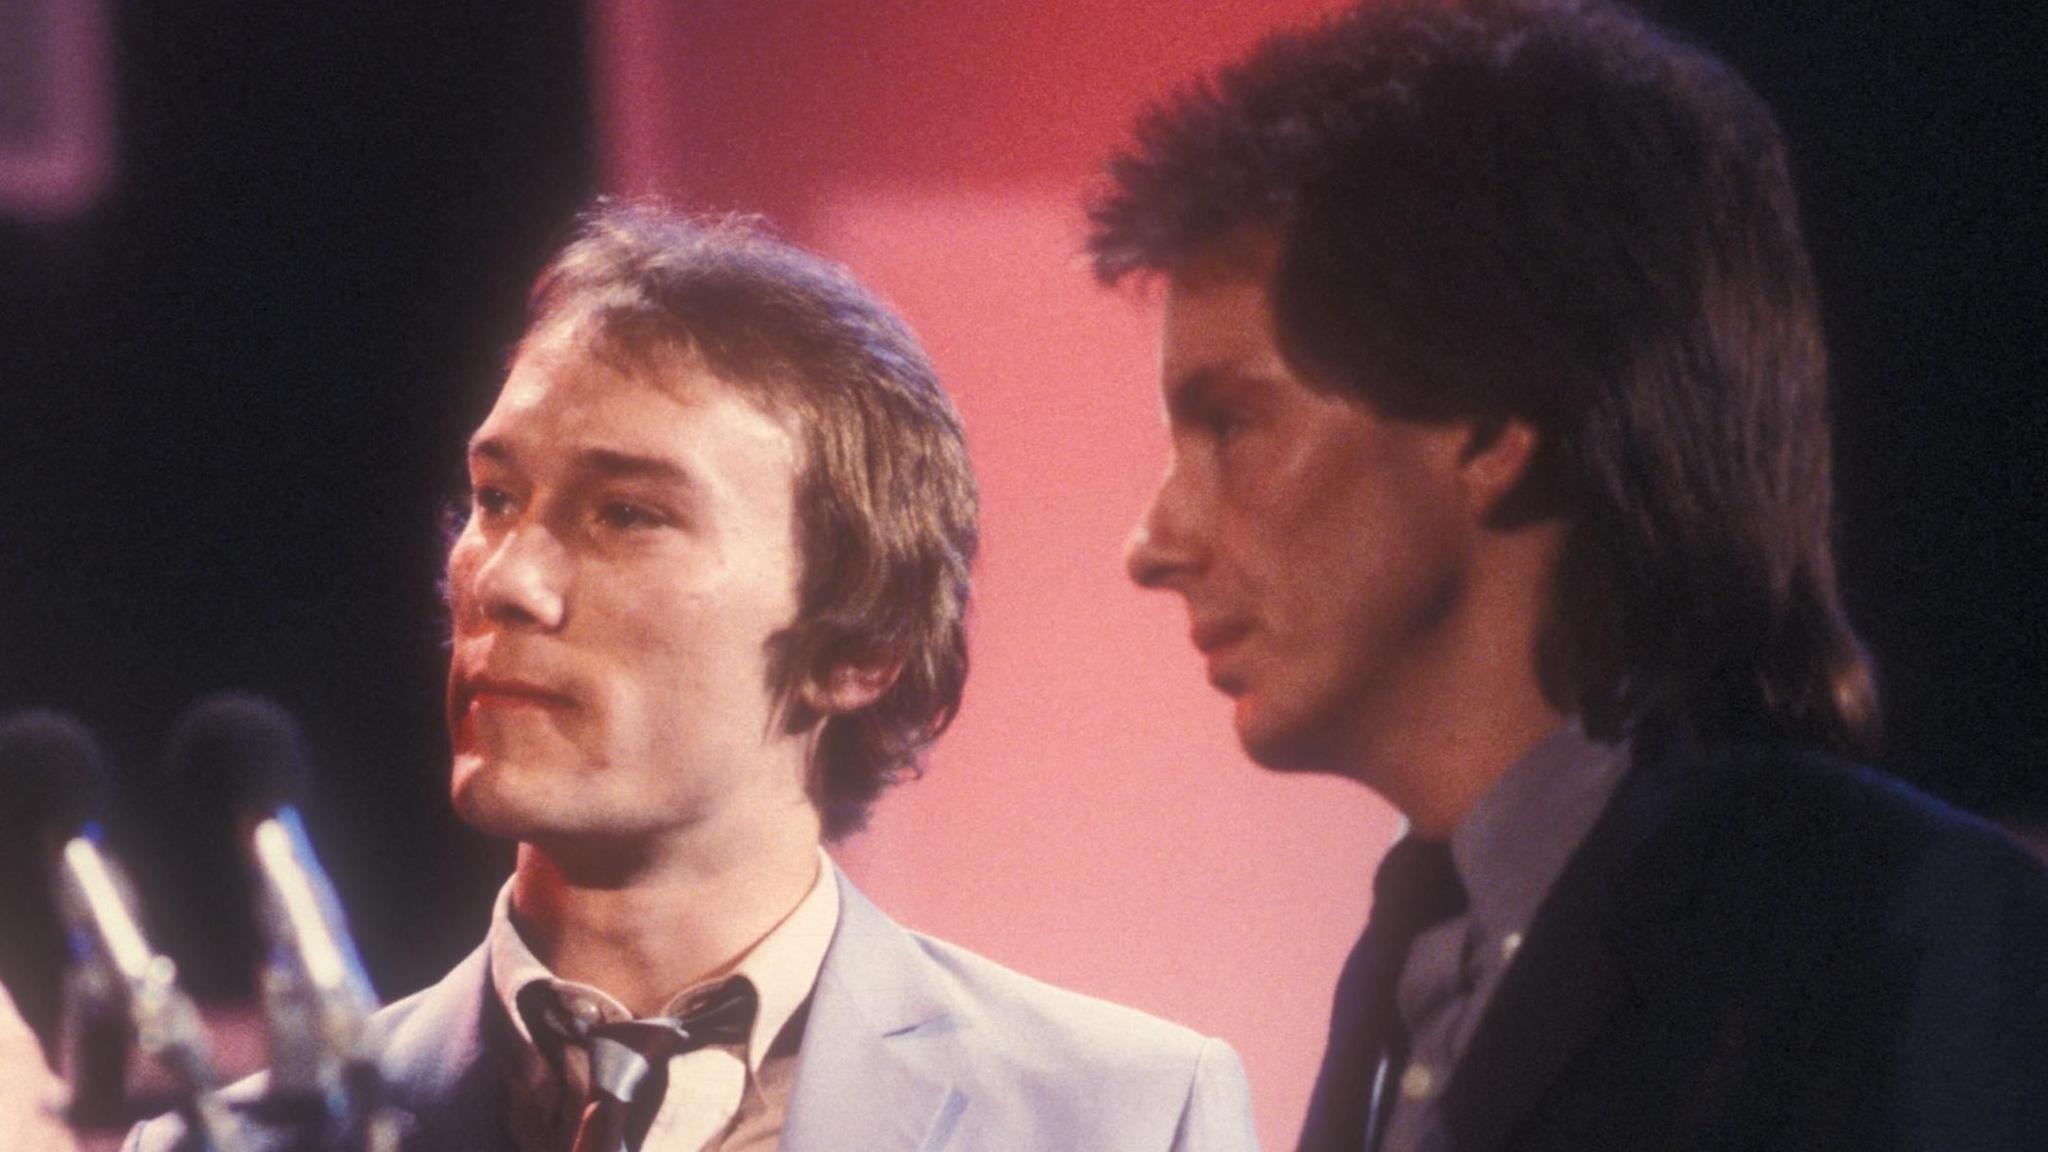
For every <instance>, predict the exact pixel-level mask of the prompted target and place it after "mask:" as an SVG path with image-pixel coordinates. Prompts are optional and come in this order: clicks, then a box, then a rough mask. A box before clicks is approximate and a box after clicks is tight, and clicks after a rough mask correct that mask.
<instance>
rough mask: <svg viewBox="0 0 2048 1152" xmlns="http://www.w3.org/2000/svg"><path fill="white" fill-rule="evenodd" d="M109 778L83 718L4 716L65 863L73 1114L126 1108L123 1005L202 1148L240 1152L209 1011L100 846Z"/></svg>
mask: <svg viewBox="0 0 2048 1152" xmlns="http://www.w3.org/2000/svg"><path fill="white" fill-rule="evenodd" d="M104 775H105V770H104V768H103V757H102V756H101V754H100V750H99V746H98V743H97V742H96V741H94V740H93V738H92V735H91V734H90V733H88V732H87V731H86V730H85V728H84V727H83V726H81V725H80V724H79V723H78V722H77V721H75V720H72V719H70V718H68V717H65V716H59V715H56V714H53V713H46V712H36V713H29V714H26V715H22V716H17V717H14V718H13V719H10V720H8V721H7V722H6V723H4V724H0V779H4V780H5V781H6V786H7V791H8V793H9V794H10V795H11V796H12V797H13V798H14V799H15V801H16V803H17V805H18V806H19V807H18V811H19V812H20V813H21V814H23V815H24V816H26V818H27V822H28V826H29V827H31V828H33V829H35V830H36V835H37V836H38V838H39V839H40V840H41V841H42V842H43V844H44V845H45V846H46V848H47V850H48V851H49V852H50V853H51V854H52V856H53V858H54V860H55V864H54V866H53V870H52V871H53V882H54V884H55V886H56V889H57V893H56V897H57V904H58V908H59V910H60V912H61V914H62V916H63V920H64V925H65V932H66V935H67V937H68V939H69V944H70V952H71V967H70V971H69V973H68V974H67V975H68V980H69V987H68V991H67V994H66V997H65V1000H66V1018H67V1024H66V1032H67V1036H68V1037H70V1041H69V1043H68V1045H67V1046H68V1047H70V1048H71V1050H72V1058H71V1059H70V1060H69V1061H68V1063H69V1064H70V1066H71V1074H72V1078H73V1079H72V1085H71V1100H72V1105H73V1118H74V1119H82V1118H83V1117H81V1116H80V1115H79V1112H80V1110H81V1106H86V1110H90V1111H93V1112H95V1113H97V1112H100V1111H112V1112H115V1113H118V1111H119V1105H120V1102H121V1099H122V1096H123V1082H122V1071H121V1069H122V1061H123V1058H124V1057H125V1051H124V1049H125V1047H126V1044H125V1037H123V1042H121V1043H117V1044H108V1043H106V1037H107V1036H108V1032H107V1031H106V1021H107V1020H108V1019H109V1017H111V1016H114V1015H115V1014H118V1015H119V1017H120V1018H121V1020H122V1022H124V1023H125V1025H126V1027H127V1029H128V1030H129V1031H128V1033H127V1034H128V1035H132V1036H133V1037H134V1038H135V1040H136V1042H137V1043H138V1045H139V1046H140V1047H141V1049H142V1051H143V1052H144V1053H145V1054H146V1055H148V1056H149V1057H150V1058H151V1059H153V1060H155V1061H156V1062H157V1063H158V1064H159V1065H160V1066H161V1067H162V1068H163V1069H164V1070H165V1071H166V1072H167V1073H168V1074H169V1076H170V1078H171V1081H172V1085H173V1089H174V1098H175V1103H176V1107H177V1110H178V1111H179V1113H180V1114H182V1115H183V1116H184V1117H185V1121H186V1124H187V1127H188V1130H189V1131H190V1132H191V1134H192V1135H191V1147H192V1148H194V1149H195V1150H196V1152H228V1148H229V1145H228V1144H227V1143H226V1142H225V1137H224V1134H225V1132H226V1131H227V1124H228V1119H227V1114H226V1111H225V1109H224V1108H223V1107H222V1106H221V1105H220V1103H219V1102H218V1101H217V1100H215V1099H214V1097H213V1095H212V1092H213V1089H214V1088H215V1087H216V1086H217V1085H218V1083H219V1078H218V1076H217V1075H216V1074H215V1072H214V1067H213V1060H212V1056H211V1054H210V1052H209V1050H208V1045H207V1040H206V1033H205V1030H204V1029H203V1028H202V1027H201V1026H200V1023H199V1015H198V1013H197V1011H196V1010H195V1009H194V1008H193V1006H192V1002H191V1000H190V999H189V998H187V997H186V996H185V994H184V992H183V991H181V990H180V989H179V988H178V985H177V968H176V966H175V965H173V964H172V963H171V961H170V959H169V958H168V957H166V956H163V955H161V954H159V953H157V952H156V951H155V950H154V949H153V948H152V947H151V946H150V944H149V941H148V939H147V938H146V937H145V936H144V934H143V931H142V927H141V924H140V923H139V921H138V919H137V917H136V915H135V913H134V911H133V910H132V908H131V907H130V904H131V897H130V892H131V891H132V889H131V888H130V886H129V883H128V880H127V877H126V876H124V875H122V873H121V871H120V869H119V867H118V866H117V865H116V864H115V863H114V862H113V860H111V859H110V858H108V857H107V855H106V854H105V853H103V852H102V851H101V850H100V843H99V840H100V831H99V825H98V824H97V822H96V819H95V817H96V815H97V808H98V802H99V796H100V794H101V791H102V785H101V781H102V779H103V778H104ZM10 1015H11V1006H10ZM116 1034H117V1035H118V1033H116Z"/></svg>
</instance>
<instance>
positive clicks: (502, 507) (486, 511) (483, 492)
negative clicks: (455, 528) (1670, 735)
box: [470, 484, 514, 522]
mask: <svg viewBox="0 0 2048 1152" xmlns="http://www.w3.org/2000/svg"><path fill="white" fill-rule="evenodd" d="M470 507H471V508H473V509H474V510H475V512H474V515H475V518H476V519H479V520H483V521H485V522H489V521H492V520H498V519H502V518H503V517H505V516H507V515H509V514H510V513H511V512H512V509H513V507H514V503H513V499H512V494H511V493H510V492H507V491H505V490H504V489H503V488H499V487H496V486H495V485H491V484H479V485H477V486H476V489H475V490H474V491H473V492H471V493H470Z"/></svg>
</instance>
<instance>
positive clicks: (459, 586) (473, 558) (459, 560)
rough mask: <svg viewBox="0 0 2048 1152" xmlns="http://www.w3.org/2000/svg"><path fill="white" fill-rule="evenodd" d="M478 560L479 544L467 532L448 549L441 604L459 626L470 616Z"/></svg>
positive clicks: (442, 577) (442, 579) (442, 581)
mask: <svg viewBox="0 0 2048 1152" xmlns="http://www.w3.org/2000/svg"><path fill="white" fill-rule="evenodd" d="M478 560H479V547H478V544H477V542H476V541H475V540H473V539H471V538H470V536H469V534H468V532H467V531H465V532H464V534H463V535H462V536H461V537H459V538H457V540H456V541H455V544H454V546H453V547H451V548H449V549H448V568H447V571H445V572H444V573H443V574H442V576H441V602H442V604H444V605H445V606H446V607H447V609H448V616H449V619H450V620H451V621H453V622H454V623H455V624H456V625H458V626H459V625H461V623H462V621H463V618H464V617H465V616H466V615H467V614H468V606H469V604H470V602H471V599H472V598H471V596H470V588H471V587H472V586H473V585H474V582H475V579H476V568H477V563H478Z"/></svg>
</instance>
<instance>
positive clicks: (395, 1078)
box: [376, 948, 510, 1152]
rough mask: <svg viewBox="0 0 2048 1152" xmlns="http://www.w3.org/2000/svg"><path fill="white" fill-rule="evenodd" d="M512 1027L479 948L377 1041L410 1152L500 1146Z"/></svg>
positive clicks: (487, 1150) (493, 1150)
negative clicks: (502, 1055)
mask: <svg viewBox="0 0 2048 1152" xmlns="http://www.w3.org/2000/svg"><path fill="white" fill-rule="evenodd" d="M509 1028H510V1025H509V1024H508V1023H507V1022H506V1021H505V1020H504V1012H503V1010H502V1009H500V1008H499V1007H498V1002H497V998H496V997H495V996H493V995H492V994H491V985H490V973H489V965H488V964H487V963H486V960H485V949H483V948H479V949H477V950H476V951H475V952H472V953H470V955H469V956H468V958H466V959H465V960H463V961H462V963H460V964H458V965H456V966H455V968H454V970H453V971H451V972H449V974H448V975H447V976H446V977H444V978H443V979H442V980H441V982H440V983H439V984H436V985H435V986H434V987H433V988H432V989H430V990H429V991H427V992H426V993H425V994H424V995H423V996H422V997H421V999H420V1001H419V1003H418V1004H417V1005H415V1006H414V1007H413V1008H412V1010H411V1011H409V1012H407V1013H406V1014H405V1015H404V1016H403V1017H401V1018H400V1019H399V1022H398V1023H397V1025H396V1026H395V1027H393V1028H392V1030H391V1032H390V1034H389V1035H387V1036H384V1037H381V1038H379V1039H378V1040H377V1041H376V1044H377V1049H378V1050H379V1051H381V1052H382V1053H383V1056H382V1058H381V1061H380V1063H381V1064H382V1065H383V1067H384V1072H385V1076H386V1078H387V1079H388V1080H389V1081H390V1086H389V1092H388V1096H389V1098H390V1102H391V1104H392V1106H393V1107H395V1108H396V1109H398V1110H399V1113H400V1129H401V1133H402V1136H401V1144H402V1147H403V1148H404V1149H405V1150H406V1152H499V1150H501V1149H504V1148H506V1147H507V1146H508V1144H507V1136H506V1131H505V1113H506V1100H505V1091H506V1088H505V1080H504V1076H503V1073H502V1070H501V1069H502V1065H501V1063H500V1061H499V1060H497V1059H496V1058H495V1054H496V1053H498V1052H501V1051H502V1050H503V1048H502V1045H503V1044H504V1043H505V1041H506V1037H505V1035H504V1034H505V1032H506V1031H507V1030H509Z"/></svg>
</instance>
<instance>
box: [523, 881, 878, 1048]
mask: <svg viewBox="0 0 2048 1152" xmlns="http://www.w3.org/2000/svg"><path fill="white" fill-rule="evenodd" d="M838 925H839V882H838V869H837V867H836V866H835V865H834V864H833V863H832V859H831V857H829V856H827V855H826V854H825V850H824V849H823V848H820V849H819V850H818V878H817V879H816V880H815V881H813V882H812V884H811V890H810V891H809V892H808V893H806V894H805V896H804V898H803V899H802V900H800V901H798V902H797V905H796V907H795V908H793V909H791V910H790V913H789V915H787V916H785V917H783V918H782V922H781V923H779V924H777V925H776V926H775V927H774V928H771V929H769V931H768V934H767V935H766V936H763V937H762V938H761V939H760V940H759V941H758V942H756V943H755V944H754V946H753V947H752V948H750V949H748V950H747V952H746V953H745V954H744V955H743V956H741V957H740V959H739V960H738V962H737V963H735V964H734V965H733V967H732V970H731V971H730V972H728V973H726V974H724V975H722V976H720V977H718V978H717V979H716V980H710V981H705V982H702V983H698V984H693V985H691V986H690V987H688V988H684V989H682V990H681V991H679V992H677V993H676V994H675V995H674V996H672V997H670V999H669V1002H668V1005H667V1006H666V1008H664V1011H667V1012H673V1011H675V1010H677V1009H679V1008H680V1007H681V1006H682V1004H683V1003H684V1002H685V1001H687V1000H688V999H690V997H692V996H694V995H695V994H697V993H698V992H701V991H703V990H704V989H705V988H708V987H710V986H712V985H715V984H719V983H723V982H724V981H725V980H727V979H730V978H731V977H733V976H744V977H746V978H747V980H748V981H749V982H750V983H752V984H753V986H754V994H755V996H756V997H757V998H758V1007H757V1009H756V1010H755V1013H754V1026H753V1030H752V1031H751V1032H750V1033H749V1034H748V1038H747V1052H746V1061H747V1069H748V1071H749V1072H750V1073H753V1074H758V1073H759V1072H760V1071H761V1061H762V1060H763V1059H765V1058H766V1057H767V1054H768V1049H769V1046H770V1045H772V1044H773V1043H774V1042H775V1038H776V1036H778V1035H779V1034H781V1032H782V1029H783V1027H784V1026H785V1025H787V1024H788V1023H789V1021H790V1018H791V1017H792V1016H794V1015H796V1011H797V1009H798V1008H800V1007H802V1005H803V1003H804V1001H805V1000H806V999H808V998H809V997H810V995H811V988H812V987H813V986H814V985H815V984H817V982H818V971H819V969H821V968H822V967H823V966H824V963H825V951H826V949H827V948H828V947H830V945H831V943H832V934H833V932H834V931H835V930H836V929H837V928H838ZM486 947H487V948H488V950H489V955H490V967H491V987H492V989H493V990H494V992H495V993H496V995H497V997H498V1001H499V1003H500V1004H501V1005H502V1006H503V1007H504V1009H505V1015H506V1016H507V1017H508V1018H509V1019H510V1020H511V1021H512V1027H513V1028H514V1029H515V1030H517V1032H518V1034H519V1038H520V1040H521V1042H522V1047H523V1048H524V1049H525V1050H526V1051H527V1052H529V1053H535V1054H537V1046H536V1045H535V1043H534V1038H533V1033H532V1031H531V1030H530V1029H529V1028H528V1027H527V1024H526V1019H525V1017H524V1016H523V1015H522V1014H521V1013H520V1011H519V994H520V992H521V991H522V990H523V989H525V988H526V986H527V985H529V984H534V983H543V984H546V985H548V986H550V987H552V988H553V989H555V991H556V992H558V993H559V994H561V995H562V996H563V997H564V999H566V1000H570V1001H572V1002H574V1001H581V1002H583V1003H585V1004H589V1005H591V1006H593V1010H594V1011H595V1012H597V1013H598V1014H600V1015H601V1017H602V1019H603V1020H604V1021H606V1022H612V1021H620V1020H630V1019H632V1018H633V1016H632V1013H630V1012H628V1011H627V1010H626V1008H625V1006H624V1005H622V1004H620V1003H619V1002H618V1000H617V999H615V998H614V997H612V996H611V995H610V994H609V993H607V992H605V991H604V990H603V989H601V988H595V987H592V986H590V985H588V984H579V983H576V982H575V981H572V980H564V979H562V978H561V977H559V976H556V975H555V974H554V972H552V971H550V970H549V968H548V966H547V965H546V964H543V963H541V960H540V958H539V957H538V956H535V955H534V954H533V950H532V949H531V948H529V947H527V945H526V941H525V940H524V939H522V938H521V937H520V935H519V930H518V929H517V928H516V927H514V926H513V923H512V883H511V881H509V880H508V881H506V882H505V885H504V887H502V888H500V889H499V890H498V899H497V901H496V903H495V904H493V906H492V908H491V927H490V932H489V934H488V936H487V937H486Z"/></svg>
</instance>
